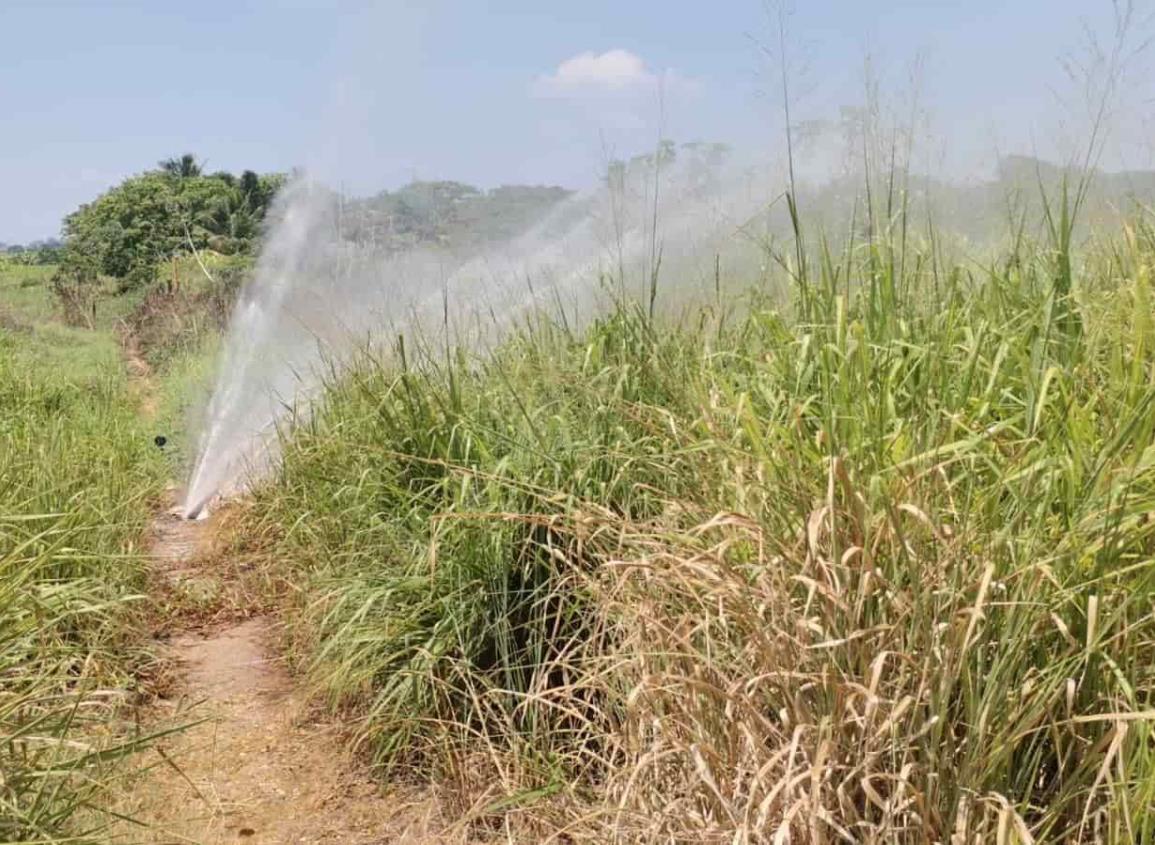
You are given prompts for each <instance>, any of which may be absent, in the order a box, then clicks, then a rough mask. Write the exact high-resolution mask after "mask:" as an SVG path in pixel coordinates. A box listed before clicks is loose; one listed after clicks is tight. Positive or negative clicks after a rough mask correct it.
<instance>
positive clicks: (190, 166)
mask: <svg viewBox="0 0 1155 845" xmlns="http://www.w3.org/2000/svg"><path fill="white" fill-rule="evenodd" d="M157 164H158V165H159V166H160V169H161V170H162V171H164V172H165V173H167V174H169V175H170V176H176V177H178V178H180V179H188V178H190V177H192V176H200V175H201V166H200V163H199V162H198V161H197V158H196V156H194V155H193V154H192V153H185V154H184V155H182V156H181V157H180V158H166V159H165V160H164V161H160V162H157Z"/></svg>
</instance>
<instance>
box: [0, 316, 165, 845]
mask: <svg viewBox="0 0 1155 845" xmlns="http://www.w3.org/2000/svg"><path fill="white" fill-rule="evenodd" d="M4 301H5V302H8V301H9V300H7V299H5V300H4ZM24 315H25V317H28V318H31V319H40V318H41V317H43V315H37V314H32V313H31V312H28V311H26V312H24ZM153 451H154V450H152V449H151V444H150V443H149V441H148V440H147V438H146V437H145V434H144V432H142V431H141V429H140V427H139V425H138V422H137V419H136V407H135V405H134V403H133V402H132V400H131V398H130V395H129V393H128V392H127V389H126V384H125V379H124V374H123V366H122V363H121V361H120V358H119V355H118V353H117V347H116V340H115V338H114V337H113V336H111V335H107V334H104V335H100V334H93V333H87V334H85V333H84V332H82V331H80V330H74V329H68V328H66V327H63V326H60V325H56V324H53V323H44V322H36V323H32V324H31V325H30V326H28V327H27V328H24V327H21V328H16V329H13V330H8V331H6V330H4V329H0V839H2V840H3V841H5V842H50V841H64V840H65V839H66V840H67V841H70V842H72V841H97V840H98V838H99V835H98V834H99V832H98V830H97V829H96V828H99V827H100V826H101V816H100V813H99V810H98V808H99V806H100V805H101V804H102V803H103V799H104V797H105V796H104V792H105V790H106V789H107V788H108V786H109V783H110V780H111V779H112V778H113V775H114V770H113V769H112V768H111V765H110V764H111V762H112V760H113V759H114V758H116V757H118V756H121V755H122V753H123V752H125V751H126V750H128V749H129V748H131V745H132V743H133V742H134V741H135V740H134V737H133V734H132V732H131V731H127V732H126V731H125V729H124V726H123V725H122V724H121V721H120V720H121V719H123V718H124V717H125V716H126V714H127V710H126V707H127V706H128V705H129V704H131V701H130V700H129V694H130V691H131V690H132V689H134V688H135V682H134V680H133V673H134V671H135V670H137V669H139V668H140V667H141V665H142V661H143V660H145V659H146V655H145V654H144V652H143V650H142V648H143V643H142V639H141V634H142V633H143V629H142V626H141V625H140V621H141V619H142V618H143V607H142V601H143V598H144V596H143V595H142V592H143V589H144V586H145V569H144V563H143V556H142V552H143V550H142V549H141V547H140V542H141V538H142V535H143V530H144V527H145V525H146V524H147V519H148V515H149V512H150V510H151V507H152V503H153V502H152V500H153V497H154V496H155V494H156V492H157V491H158V489H159V484H160V482H161V480H162V479H163V477H164V476H163V474H162V473H161V472H160V467H159V465H158V463H157V461H156V457H155V455H154V454H153ZM82 811H83V813H84V818H85V819H86V821H85V822H84V823H83V824H82V825H79V826H78V825H77V824H76V823H75V821H74V820H75V818H76V814H77V813H78V812H82Z"/></svg>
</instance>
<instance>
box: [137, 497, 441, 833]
mask: <svg viewBox="0 0 1155 845" xmlns="http://www.w3.org/2000/svg"><path fill="white" fill-rule="evenodd" d="M213 527H214V526H213V521H212V520H211V519H209V520H206V521H202V522H190V521H188V520H183V519H180V518H179V517H177V516H175V515H173V514H171V513H170V514H164V515H161V516H158V518H157V521H156V525H155V528H154V540H153V546H152V552H153V560H154V561H155V564H156V569H157V574H158V576H160V577H161V578H163V579H166V580H169V581H170V582H172V583H173V584H174V585H179V584H180V582H181V581H182V580H184V579H187V578H194V577H197V567H196V560H197V556H198V555H199V554H200V553H201V551H202V550H203V547H204V545H205V544H206V543H207V542H209V539H210V538H211V536H212V532H213ZM274 635H275V622H274V621H273V620H271V619H270V618H267V617H258V618H253V619H248V620H244V621H241V622H239V623H234V624H230V625H226V626H223V627H218V628H216V629H212V630H208V631H203V630H195V629H186V630H178V631H177V632H176V633H174V634H173V635H172V636H171V637H170V639H169V640H168V641H167V642H166V643H164V644H163V646H162V648H163V650H164V651H165V652H166V653H167V657H168V658H169V659H170V661H171V662H172V664H173V666H174V672H175V675H176V678H177V680H176V684H175V689H176V690H177V692H176V693H175V694H173V695H170V696H169V698H168V699H167V700H162V701H160V702H158V703H157V705H156V707H155V708H154V713H153V714H152V717H151V719H150V722H151V723H152V724H151V725H150V728H151V729H152V730H164V729H166V728H168V727H175V726H178V725H191V726H190V727H186V728H185V729H184V730H182V731H179V732H177V733H174V734H172V735H170V736H168V737H166V738H164V739H161V740H159V741H158V742H157V743H156V744H155V745H154V746H153V747H152V748H151V749H150V750H148V751H147V752H145V756H146V757H148V758H149V760H148V762H147V764H146V765H145V766H144V768H143V769H142V771H141V772H140V774H139V776H138V779H137V785H136V788H135V790H134V794H133V795H132V796H131V797H130V798H129V799H127V800H126V806H124V807H122V808H120V810H121V812H123V813H125V814H127V815H131V816H132V817H133V818H134V819H136V820H137V821H138V822H140V823H143V825H144V827H140V826H137V825H133V826H132V828H133V830H131V831H126V832H125V835H124V836H123V837H122V838H121V839H120V841H128V842H135V843H187V842H196V843H204V845H219V844H220V843H234V842H252V843H283V844H284V845H288V843H294V845H296V843H302V845H303V843H349V845H369V843H414V845H416V843H422V844H423V845H424V843H435V842H448V841H452V840H451V839H450V838H447V837H445V836H439V835H436V834H435V831H436V830H439V829H441V824H440V820H439V818H438V811H437V802H436V801H435V800H433V799H432V797H431V796H430V795H429V793H428V792H427V791H422V790H417V789H416V788H414V789H413V790H412V791H410V792H406V790H404V789H400V788H392V787H391V788H390V789H389V790H388V791H385V790H384V789H382V787H381V786H380V785H379V784H377V783H376V782H375V781H374V780H373V779H372V778H371V777H370V775H369V773H368V772H366V771H365V769H364V767H363V766H362V765H361V764H360V762H359V761H358V760H356V759H354V758H352V757H351V755H350V754H349V753H348V752H347V750H346V749H345V747H344V745H343V743H342V742H341V739H340V736H339V731H340V726H339V725H335V724H332V723H326V722H323V721H319V720H317V719H315V718H312V717H311V716H310V713H309V710H308V708H307V705H306V702H305V700H304V697H303V695H302V693H301V691H300V690H299V689H297V688H296V686H295V685H294V682H293V679H292V678H291V677H290V675H289V674H288V673H287V672H286V671H285V669H284V667H283V666H282V665H281V663H280V662H279V661H278V660H277V659H276V658H274V657H273V656H272V655H273V653H274V652H273V650H272V647H273V640H274ZM142 831H143V833H142Z"/></svg>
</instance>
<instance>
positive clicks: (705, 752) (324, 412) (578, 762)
mask: <svg viewBox="0 0 1155 845" xmlns="http://www.w3.org/2000/svg"><path fill="white" fill-rule="evenodd" d="M1062 225H1067V224H1066V222H1065V221H1064V222H1063V223H1062ZM911 240H912V241H913V238H912V239H911ZM1153 258H1155V241H1153V239H1152V233H1151V230H1150V229H1148V228H1147V227H1146V226H1145V225H1143V224H1137V225H1135V226H1131V227H1125V228H1123V229H1122V230H1120V231H1118V232H1109V233H1106V234H1102V235H1099V236H1096V237H1095V238H1093V239H1090V240H1088V241H1086V242H1085V243H1083V245H1082V246H1081V247H1079V248H1078V249H1077V250H1076V249H1075V247H1074V246H1072V239H1071V238H1050V239H1048V238H1043V239H1042V240H1041V241H1040V243H1039V244H1038V245H1036V246H1031V245H1029V244H1028V243H1027V242H1026V240H1025V239H1024V238H1021V237H1018V238H1015V239H1013V246H1011V247H1009V248H1007V249H1005V250H1003V251H1002V252H1000V254H999V255H997V256H996V257H995V258H993V259H991V260H989V261H985V262H973V261H972V262H967V263H958V264H952V263H948V262H946V261H945V260H944V259H943V258H942V256H941V255H940V254H939V253H938V252H936V251H935V250H934V249H932V248H930V247H927V248H926V249H924V250H921V251H920V250H919V249H918V248H917V247H915V246H913V245H909V246H908V245H906V244H905V243H902V244H900V243H899V242H898V238H897V237H876V238H873V239H872V240H870V241H866V242H860V241H854V242H852V243H850V244H848V245H847V246H846V247H845V249H844V250H842V251H839V252H837V253H832V251H831V250H829V249H826V250H821V251H817V253H816V254H814V255H812V256H811V257H810V260H809V261H808V262H807V267H806V269H805V270H800V269H799V267H798V266H797V265H796V264H792V263H791V262H790V261H788V260H783V271H782V283H783V289H784V290H785V291H787V292H788V294H787V295H786V296H784V297H776V296H774V295H772V292H768V291H766V290H762V291H756V292H754V293H753V294H752V296H751V297H750V299H749V302H748V303H745V304H743V305H741V306H737V305H736V306H734V307H727V308H721V307H720V306H719V305H718V304H717V303H714V304H712V305H708V306H703V307H702V308H700V309H695V310H692V311H690V312H688V313H687V314H685V315H684V316H683V317H682V318H680V319H677V320H671V319H662V318H654V317H652V316H651V314H650V310H649V309H648V308H645V307H639V306H635V305H633V304H630V303H628V302H623V303H622V304H621V305H619V307H618V308H617V309H616V310H615V311H613V312H612V313H610V314H608V315H606V316H605V317H603V318H602V319H600V320H598V321H597V322H595V323H593V324H592V325H589V326H588V327H586V328H584V329H581V330H577V329H573V328H569V327H567V326H566V324H565V323H564V322H562V321H560V320H558V321H551V320H549V319H541V320H535V321H533V322H532V323H530V324H527V325H526V326H525V327H524V328H523V330H522V331H520V332H518V333H517V334H516V336H513V337H511V338H509V339H508V341H507V342H506V343H505V344H504V345H503V346H502V347H501V348H500V349H499V350H497V352H496V353H495V354H493V355H492V356H487V357H485V358H474V357H467V356H465V355H463V354H459V353H449V354H445V353H444V352H442V353H437V352H430V351H427V352H425V353H418V352H415V351H413V350H412V349H410V350H402V349H397V350H394V352H393V353H392V354H390V355H381V356H377V357H376V358H367V359H366V360H365V361H364V362H363V363H362V364H361V366H359V367H358V368H357V369H355V370H354V371H353V372H352V373H350V374H348V375H347V376H345V377H342V378H340V379H338V380H334V382H333V383H332V384H331V385H330V386H329V388H328V392H327V394H326V396H325V399H324V402H323V404H322V406H321V407H320V408H319V409H318V410H317V412H316V413H315V414H313V415H312V416H311V417H310V418H309V419H308V420H303V421H302V422H301V423H300V424H299V425H298V426H297V427H296V428H295V429H294V430H293V431H292V432H291V433H290V434H289V435H288V437H287V440H286V445H285V453H284V462H283V466H282V467H281V469H280V470H279V472H278V473H277V475H276V476H275V478H272V479H270V480H269V481H268V482H267V483H266V484H264V485H263V486H262V487H260V488H259V489H258V491H257V493H256V497H255V503H254V505H253V507H252V509H251V510H250V512H249V514H248V516H247V517H246V524H247V526H248V528H249V529H250V530H251V531H253V532H255V534H254V536H260V537H262V538H264V539H263V542H262V544H261V548H262V554H263V555H264V558H265V560H266V561H267V566H268V567H269V569H270V571H271V572H273V573H274V574H275V575H276V577H277V578H279V579H280V581H281V582H282V583H283V584H284V585H286V588H287V589H286V593H285V594H286V595H288V596H290V597H291V598H290V601H292V602H293V608H294V609H293V611H292V612H291V613H290V614H289V615H288V619H289V629H290V633H291V637H292V643H293V645H294V652H293V654H294V657H295V658H296V660H297V661H298V663H299V665H300V666H301V668H302V669H303V670H304V671H305V672H306V673H307V677H308V678H309V679H310V681H311V683H312V685H313V688H314V690H315V692H316V694H317V696H318V698H319V699H320V700H322V701H324V702H326V703H327V705H328V706H329V707H330V708H332V709H333V710H334V711H338V712H341V713H344V714H345V715H346V717H347V718H348V720H349V723H350V724H351V725H352V726H353V731H354V733H355V739H356V740H357V741H359V743H360V744H361V747H362V748H363V749H365V751H366V752H367V753H368V754H370V755H371V757H372V759H374V760H375V761H376V762H377V763H379V764H380V765H382V766H383V767H385V768H386V769H387V770H389V771H391V772H394V773H396V772H398V771H407V770H408V771H413V772H416V773H418V774H420V775H422V776H425V777H430V778H433V779H436V780H439V781H440V782H441V783H442V784H448V785H449V786H450V787H452V789H451V790H450V792H451V794H453V795H455V796H457V798H458V799H459V801H460V805H459V806H460V807H461V808H462V812H463V813H465V817H466V818H467V819H469V820H473V821H476V822H477V824H479V825H487V824H488V825H493V824H504V825H506V829H507V830H523V831H530V833H528V834H526V835H527V836H528V837H529V838H531V839H532V838H533V837H535V836H537V837H545V836H546V835H549V834H551V833H553V834H557V835H559V836H560V835H561V833H562V832H564V835H565V836H566V837H569V840H564V841H573V840H587V841H594V842H606V841H630V842H633V841H652V842H786V841H793V842H813V843H818V842H837V841H846V842H851V841H853V842H909V843H921V842H935V841H937V842H957V843H964V842H965V843H972V842H973V843H979V842H995V841H999V842H1031V841H1034V842H1060V841H1062V842H1068V841H1069V842H1118V843H1124V842H1141V841H1153V838H1155V810H1153V807H1155V739H1153V737H1152V722H1153V720H1155V700H1153V692H1155V668H1153V667H1155V648H1153V640H1155V605H1153V596H1155V592H1153V589H1152V588H1153V586H1155V565H1153V559H1152V553H1153V549H1155V519H1153V518H1152V513H1153V512H1155V458H1153V456H1155V451H1153V450H1152V447H1151V443H1152V433H1153V431H1155V380H1153V375H1155V369H1153V363H1155V330H1153V327H1152V321H1151V292H1150V284H1151V282H1150V267H1151V263H1152V260H1153ZM660 296H661V293H660V292H659V297H660ZM769 303H777V305H775V306H772V305H771V304H769Z"/></svg>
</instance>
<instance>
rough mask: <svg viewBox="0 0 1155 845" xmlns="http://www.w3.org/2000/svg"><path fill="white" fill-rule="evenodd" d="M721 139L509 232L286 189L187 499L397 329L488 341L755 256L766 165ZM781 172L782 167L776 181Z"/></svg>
mask: <svg viewBox="0 0 1155 845" xmlns="http://www.w3.org/2000/svg"><path fill="white" fill-rule="evenodd" d="M724 159H725V157H724V156H723V154H722V153H721V151H720V150H719V149H718V148H715V147H712V146H708V145H707V146H702V147H694V146H687V147H684V148H682V149H681V150H679V151H677V152H675V150H674V149H673V148H672V146H668V145H666V146H663V147H662V148H660V149H659V151H658V152H657V153H656V154H655V155H653V156H646V157H642V158H639V159H635V160H634V161H633V162H632V163H631V164H629V165H626V164H624V163H623V164H619V165H615V166H612V167H611V168H610V171H609V173H608V175H607V178H606V180H605V182H604V183H603V184H602V186H601V187H599V188H598V189H596V190H592V191H588V192H586V193H584V194H581V195H578V196H576V197H573V198H571V199H569V200H567V201H565V202H562V203H561V204H560V205H558V206H556V207H554V208H553V209H552V210H551V211H549V212H548V213H547V214H546V215H545V217H544V219H542V220H541V221H540V222H538V223H537V225H535V226H533V227H532V228H531V229H530V230H529V231H527V232H525V233H524V234H521V235H519V236H517V237H514V238H511V239H509V240H506V241H505V242H502V243H490V244H484V245H481V246H476V245H475V246H472V247H465V248H453V247H437V246H423V247H414V248H409V249H402V250H398V249H393V248H388V247H382V246H380V245H372V244H371V245H368V246H366V245H359V244H356V243H353V242H351V241H350V239H349V238H348V237H347V235H346V232H347V226H346V223H347V218H348V215H349V208H348V206H347V205H346V203H345V202H344V201H343V200H342V198H341V197H339V196H338V195H337V194H335V193H334V192H332V191H331V190H329V189H327V188H325V187H324V186H323V185H320V184H318V183H317V182H314V181H312V180H310V179H308V178H303V177H302V178H298V179H296V180H295V181H293V182H292V183H291V184H290V185H289V186H287V188H286V189H285V190H284V191H283V193H282V194H281V196H280V198H279V199H278V201H277V203H276V206H275V208H274V211H273V212H272V215H271V219H272V220H273V223H272V225H271V228H270V231H269V234H268V237H267V240H266V242H265V245H264V248H263V250H262V252H261V255H260V257H259V259H258V262H257V265H256V269H255V272H254V273H253V276H252V278H251V279H250V281H249V282H248V283H247V285H246V286H245V288H244V289H243V291H242V293H241V296H240V299H239V301H238V303H237V305H236V309H235V312H234V314H233V317H232V320H231V322H230V327H229V330H228V335H227V338H226V341H225V344H224V351H223V354H222V359H221V364H220V369H219V372H218V375H217V379H216V384H215V388H214V391H213V394H212V398H211V401H210V404H209V408H208V412H207V415H206V423H205V427H204V430H203V433H202V435H201V439H200V443H199V450H198V454H197V458H196V461H195V464H194V469H193V472H192V476H191V478H190V480H189V484H188V488H187V496H186V500H185V504H184V510H185V514H186V516H189V517H193V516H196V515H198V514H200V513H201V512H202V511H203V510H204V508H205V506H206V503H207V502H208V501H209V500H210V499H211V498H212V497H214V496H215V495H218V494H220V495H226V496H227V495H230V494H235V493H237V492H239V491H241V490H243V488H244V487H245V485H246V484H248V483H249V482H251V481H252V480H253V479H255V478H259V477H261V476H262V475H263V474H264V473H266V472H268V470H269V469H270V468H271V467H272V466H273V464H274V462H275V460H276V455H277V437H278V428H279V424H280V423H282V422H283V421H285V420H286V419H287V418H289V416H290V415H291V414H293V413H295V412H299V411H304V412H305V413H307V409H308V406H309V403H310V402H311V401H312V399H313V398H314V396H315V394H316V392H317V391H318V390H319V388H320V387H321V386H322V384H323V380H324V378H325V377H326V375H327V374H330V373H332V372H334V371H336V372H338V373H339V372H340V369H341V368H342V367H343V366H345V365H346V364H347V362H348V361H349V359H350V357H351V356H352V354H353V353H355V352H356V351H358V350H362V349H365V348H381V347H384V346H386V345H387V344H391V343H393V342H395V341H396V339H397V338H398V337H400V338H403V339H405V338H411V339H419V340H420V341H422V342H425V343H433V342H435V343H436V344H437V346H438V347H439V348H440V347H441V346H443V345H453V346H455V347H463V348H465V349H467V350H470V351H474V352H483V351H484V350H485V349H486V348H488V347H489V346H491V345H492V344H494V343H498V342H500V340H501V338H502V337H503V336H504V335H505V334H506V333H507V332H508V331H509V329H510V328H511V327H513V326H515V325H517V324H518V322H519V321H520V320H523V319H525V318H526V317H527V316H528V315H530V314H531V313H533V312H536V311H540V310H543V309H544V310H557V309H561V310H562V311H564V312H565V314H566V316H567V319H568V320H570V321H571V322H580V321H582V320H584V319H588V318H589V317H590V316H593V315H595V314H596V313H597V312H598V310H599V308H600V307H602V306H603V305H604V304H605V303H606V302H607V301H611V300H612V299H614V298H617V297H621V296H627V297H629V296H632V297H646V296H652V293H653V291H654V286H655V285H662V286H663V296H664V297H672V296H673V295H674V292H673V291H671V290H668V289H666V288H665V287H664V286H665V285H666V284H667V282H666V280H671V282H672V280H677V284H678V285H679V286H680V287H681V288H683V289H685V288H689V287H692V286H694V284H695V283H696V282H697V283H701V284H702V286H703V288H704V287H706V286H708V285H712V284H713V283H714V281H715V280H714V279H713V274H714V272H715V268H716V267H717V263H716V261H717V259H718V257H719V256H721V255H723V254H725V255H726V256H727V266H728V267H732V266H734V264H736V263H737V262H744V263H745V265H746V266H750V267H753V266H756V265H757V263H758V261H759V260H760V259H759V255H760V253H759V248H758V245H757V235H756V231H755V230H757V229H758V228H759V227H760V226H761V225H762V222H761V216H762V215H761V212H762V211H763V210H764V209H765V208H766V206H767V203H768V200H769V196H770V194H769V191H768V188H767V186H768V185H770V184H772V180H771V179H770V176H769V170H768V169H767V168H763V167H755V166H750V165H746V166H739V165H737V164H736V163H734V162H733V161H730V160H728V159H726V160H724ZM779 184H780V183H779Z"/></svg>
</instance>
